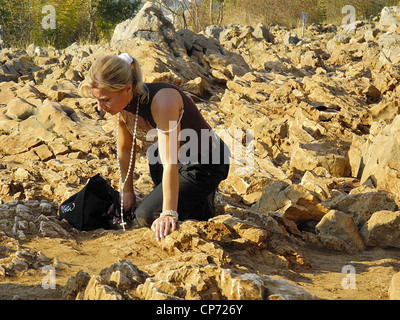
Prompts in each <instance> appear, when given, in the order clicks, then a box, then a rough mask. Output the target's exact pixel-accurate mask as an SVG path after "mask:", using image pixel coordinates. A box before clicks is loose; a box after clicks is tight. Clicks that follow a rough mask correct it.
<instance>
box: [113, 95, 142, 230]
mask: <svg viewBox="0 0 400 320" xmlns="http://www.w3.org/2000/svg"><path fill="white" fill-rule="evenodd" d="M139 101H140V99H139V97H138V101H137V107H136V116H135V125H134V127H133V136H132V138H133V140H132V149H131V154H130V157H129V166H128V171H127V173H126V176H125V179H122V171H121V163H120V161H119V151H118V145H119V143H118V142H119V132H118V127H119V113H118V114H117V129H116V136H117V137H116V144H117V161H118V171H119V187H120V197H121V223H120V225H121V226H122V228H123V230H124V231H125V225H126V222H125V221H124V187H125V183H126V182H127V181H128V177H129V173H130V172H131V169H132V162H133V154H134V149H135V142H136V128H137V123H138V117H139ZM132 174H133V172H132Z"/></svg>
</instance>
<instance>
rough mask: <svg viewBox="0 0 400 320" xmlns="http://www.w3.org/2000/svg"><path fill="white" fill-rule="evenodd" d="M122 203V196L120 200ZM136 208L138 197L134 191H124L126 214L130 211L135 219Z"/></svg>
mask: <svg viewBox="0 0 400 320" xmlns="http://www.w3.org/2000/svg"><path fill="white" fill-rule="evenodd" d="M119 201H120V202H121V196H120V198H119ZM135 207H136V196H135V193H134V192H133V191H124V212H127V211H129V213H130V215H131V216H132V217H133V214H134V212H135Z"/></svg>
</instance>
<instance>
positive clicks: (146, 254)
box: [0, 228, 400, 300]
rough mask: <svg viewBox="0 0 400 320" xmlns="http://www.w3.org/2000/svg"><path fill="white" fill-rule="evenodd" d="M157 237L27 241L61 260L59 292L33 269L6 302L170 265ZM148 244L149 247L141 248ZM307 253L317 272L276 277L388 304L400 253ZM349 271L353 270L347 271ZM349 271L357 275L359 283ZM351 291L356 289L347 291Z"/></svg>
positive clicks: (336, 295) (3, 290)
mask: <svg viewBox="0 0 400 320" xmlns="http://www.w3.org/2000/svg"><path fill="white" fill-rule="evenodd" d="M175 232H179V231H175ZM151 237H152V231H150V230H149V229H147V228H139V229H132V230H127V231H126V232H125V233H124V232H123V231H121V230H119V231H111V232H110V231H102V230H98V231H91V232H83V233H80V235H79V237H78V238H77V239H74V240H65V239H51V238H36V239H31V240H27V241H25V242H23V243H22V246H23V247H25V248H29V249H32V250H35V251H42V252H43V253H44V254H45V255H46V256H47V257H57V259H58V260H59V265H58V266H57V268H56V288H55V289H44V288H43V287H42V280H43V279H44V277H45V276H46V273H42V272H41V270H36V269H29V270H28V271H26V272H25V274H23V275H21V276H19V277H7V278H6V279H3V280H2V281H1V282H0V299H1V300H9V299H22V300H43V299H46V300H47V299H48V300H60V299H62V287H63V286H64V285H65V284H66V282H67V280H68V278H69V277H70V276H74V275H76V273H77V272H78V271H79V270H83V271H85V272H87V273H89V274H90V275H92V274H99V273H100V271H101V269H102V268H104V267H109V266H110V265H111V264H112V263H116V262H118V260H119V259H128V260H131V261H132V263H133V264H136V265H137V266H138V267H139V269H140V268H145V266H146V265H149V264H151V263H154V262H158V261H161V260H164V259H167V258H168V253H167V252H164V251H162V250H160V243H158V242H156V241H155V240H153V241H152V240H151ZM143 238H146V239H148V241H142V242H140V239H143ZM303 249H304V250H303V254H304V258H306V259H307V260H308V261H309V262H310V263H311V267H304V268H302V267H298V268H296V270H291V271H288V270H282V274H281V275H279V272H273V274H271V276H273V277H274V278H276V279H286V280H288V279H289V280H291V281H293V282H294V283H296V284H298V285H300V286H302V287H304V288H306V289H308V290H309V291H310V292H312V293H313V294H315V295H316V296H317V297H318V298H320V299H327V300H387V299H388V287H389V282H390V279H391V277H392V276H393V274H395V273H396V272H398V271H400V261H399V259H398V257H399V254H400V250H398V249H391V250H388V249H379V248H373V249H367V250H365V251H363V252H361V253H359V254H351V255H350V254H346V253H341V252H332V251H328V250H323V249H318V248H309V247H308V248H303ZM344 266H347V268H348V269H345V270H343V267H344ZM349 266H350V267H349ZM352 267H354V269H351V268H352ZM348 270H350V271H355V274H354V278H352V277H353V274H351V273H350V271H348ZM262 271H263V270H262ZM342 271H343V273H342ZM347 272H349V273H347ZM263 273H265V271H264V272H263ZM351 280H355V282H351ZM346 286H347V287H350V288H347V289H346V288H344V287H346Z"/></svg>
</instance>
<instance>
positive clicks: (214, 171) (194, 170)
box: [135, 140, 230, 227]
mask: <svg viewBox="0 0 400 320" xmlns="http://www.w3.org/2000/svg"><path fill="white" fill-rule="evenodd" d="M221 141H222V140H221ZM220 150H221V152H223V154H221V157H220V159H221V160H220V163H212V161H208V162H207V164H202V163H186V164H183V163H179V196H178V210H177V211H178V214H179V220H180V221H183V220H187V219H194V220H199V221H206V220H208V219H209V218H211V217H213V216H214V214H215V208H214V195H215V191H216V189H217V187H218V185H219V184H220V182H221V181H222V180H224V179H226V177H227V176H228V172H229V155H230V154H229V150H228V148H227V146H226V145H225V143H223V142H222V147H221V149H220ZM200 157H201V156H200V155H199V158H200ZM210 158H211V156H210ZM203 159H204V158H203ZM149 163H151V161H149ZM153 163H154V162H153ZM149 167H150V175H151V178H152V180H153V182H154V184H155V188H154V190H153V191H152V192H150V194H149V195H148V196H147V197H146V198H144V199H143V201H142V203H141V204H140V205H139V206H138V207H137V208H136V210H135V216H136V219H137V220H138V222H139V224H140V225H141V226H145V227H150V226H151V224H152V223H153V221H154V220H156V219H157V218H158V217H159V215H160V213H161V210H162V204H163V191H162V174H163V166H162V164H161V163H160V161H156V163H155V164H149Z"/></svg>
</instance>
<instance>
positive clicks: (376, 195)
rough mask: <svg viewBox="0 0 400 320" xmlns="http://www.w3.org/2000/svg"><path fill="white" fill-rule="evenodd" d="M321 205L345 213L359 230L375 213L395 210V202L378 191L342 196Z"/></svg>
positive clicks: (332, 198)
mask: <svg viewBox="0 0 400 320" xmlns="http://www.w3.org/2000/svg"><path fill="white" fill-rule="evenodd" d="M322 204H323V205H324V206H325V207H326V208H329V209H334V210H338V211H342V212H344V213H347V214H348V215H349V216H350V217H351V219H352V220H353V221H354V223H355V224H356V226H357V228H359V229H360V228H361V227H362V226H363V225H364V223H365V222H367V221H368V220H369V219H370V218H371V216H372V215H373V214H374V213H375V212H377V211H381V210H390V211H396V210H397V204H396V202H395V201H394V200H393V199H392V198H391V197H390V196H388V194H387V193H385V192H379V191H371V192H366V193H356V194H349V195H347V194H342V195H338V196H336V197H331V198H329V199H327V200H326V201H323V202H322Z"/></svg>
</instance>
